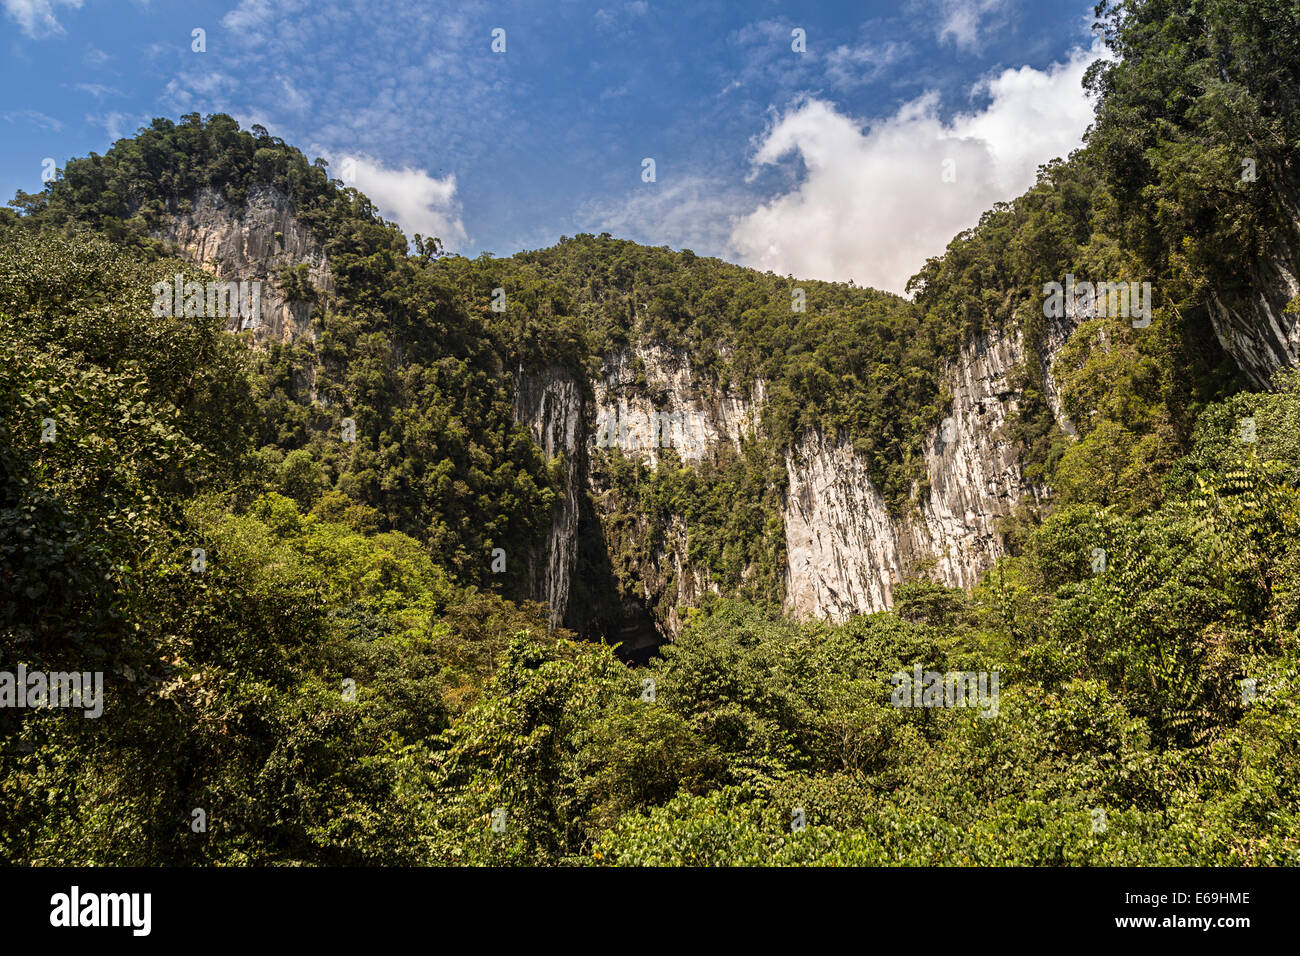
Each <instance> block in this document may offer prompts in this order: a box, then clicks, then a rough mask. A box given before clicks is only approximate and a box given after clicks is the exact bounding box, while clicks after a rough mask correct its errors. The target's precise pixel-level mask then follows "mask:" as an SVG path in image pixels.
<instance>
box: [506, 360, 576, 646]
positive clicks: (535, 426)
mask: <svg viewBox="0 0 1300 956" xmlns="http://www.w3.org/2000/svg"><path fill="white" fill-rule="evenodd" d="M583 410H584V409H583V400H582V392H581V389H580V388H579V385H578V382H577V381H576V380H575V379H574V378H573V376H572V375H570V374H569V372H568V371H566V370H565V369H562V368H548V369H545V370H543V371H541V372H538V373H533V374H525V372H524V370H523V369H520V370H519V371H518V372H517V373H516V375H515V401H514V416H515V420H516V421H518V422H522V423H524V424H526V425H527V426H528V428H529V430H530V431H531V432H532V434H533V441H535V442H537V444H538V445H539V446H540V447H541V448H542V450H543V451H545V452H546V456H547V457H548V458H556V457H558V456H561V455H563V456H564V463H565V470H564V487H563V488H562V489H561V493H560V496H559V498H558V499H557V500H556V502H555V504H554V505H553V506H552V513H551V531H550V535H549V536H548V537H547V540H546V544H545V547H544V549H543V550H542V552H541V553H534V554H530V555H529V556H528V577H529V588H530V596H531V597H533V598H534V599H536V600H538V601H543V602H545V603H546V604H548V605H550V608H551V615H550V620H551V626H552V627H554V626H555V625H556V624H558V623H559V622H560V621H561V620H563V618H564V612H565V610H566V609H567V608H568V605H569V587H570V582H571V580H572V575H573V568H574V564H575V562H576V560H577V553H578V551H577V539H578V507H579V501H578V497H579V495H580V494H582V493H583V490H584V481H585V478H586V456H585V449H584V448H583V445H582V442H583V436H584V434H585V428H584V425H583Z"/></svg>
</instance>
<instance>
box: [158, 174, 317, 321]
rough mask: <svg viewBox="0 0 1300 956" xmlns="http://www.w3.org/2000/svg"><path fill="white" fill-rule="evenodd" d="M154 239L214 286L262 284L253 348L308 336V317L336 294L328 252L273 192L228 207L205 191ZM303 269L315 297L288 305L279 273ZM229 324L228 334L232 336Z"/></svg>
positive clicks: (256, 192) (261, 190)
mask: <svg viewBox="0 0 1300 956" xmlns="http://www.w3.org/2000/svg"><path fill="white" fill-rule="evenodd" d="M154 235H155V237H156V238H159V239H163V240H165V241H167V242H170V243H172V244H173V245H175V246H176V247H177V248H178V251H179V252H180V253H181V254H182V255H183V256H184V257H185V258H187V259H189V260H190V261H191V262H193V263H195V264H196V265H198V266H201V267H202V268H204V269H206V270H208V271H210V272H211V273H212V274H213V275H215V276H216V277H217V278H218V279H220V280H222V281H227V280H241V279H246V280H255V279H256V280H261V282H262V316H261V321H260V323H259V324H258V326H257V327H256V328H255V329H254V333H255V335H256V337H257V339H258V341H273V342H290V341H293V340H295V339H297V338H299V337H302V336H310V335H311V317H312V313H313V309H314V308H316V307H318V303H319V302H320V301H321V300H322V299H323V298H324V297H325V296H327V295H329V294H330V293H332V292H333V291H334V282H333V279H332V277H331V275H330V267H329V261H328V259H327V258H326V256H325V250H324V249H323V248H322V247H321V245H320V243H319V242H318V241H317V240H316V238H315V237H314V236H313V235H312V234H311V232H310V231H309V230H308V229H307V227H306V226H304V225H303V224H302V223H300V222H299V221H298V220H297V219H296V218H295V217H294V214H293V204H292V203H291V202H290V201H289V199H288V198H287V197H286V196H284V194H282V193H281V192H279V191H278V190H276V189H274V188H272V187H270V186H259V187H254V188H253V189H252V190H250V191H249V195H248V202H247V203H246V204H245V205H243V206H240V207H232V206H231V205H230V204H229V203H227V202H226V201H225V199H224V198H223V197H222V196H221V195H220V194H219V193H217V192H216V191H215V190H212V189H202V190H200V191H199V192H198V193H196V194H195V195H194V197H193V198H192V199H191V200H190V201H189V211H188V212H179V213H177V214H176V215H175V216H174V217H172V219H171V221H170V222H169V223H168V225H167V227H166V228H164V229H162V230H160V231H158V232H156V233H155V234H154ZM299 265H305V266H306V267H307V270H306V273H307V277H308V279H309V281H310V282H311V285H312V287H313V288H314V289H315V290H316V293H317V295H316V297H315V298H314V299H313V300H311V301H303V300H300V301H289V300H288V296H287V295H286V293H285V291H284V290H283V289H281V288H280V284H279V279H278V273H279V270H280V269H281V268H282V267H284V266H290V267H296V266H299ZM240 325H241V322H240V319H239V318H238V317H232V318H231V319H230V320H229V322H228V323H227V328H228V329H230V330H231V331H237V330H238V329H239V328H240Z"/></svg>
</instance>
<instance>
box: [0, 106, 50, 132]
mask: <svg viewBox="0 0 1300 956" xmlns="http://www.w3.org/2000/svg"><path fill="white" fill-rule="evenodd" d="M0 119H3V120H4V121H5V122H7V123H16V122H18V121H20V120H25V121H27V122H29V123H31V124H32V125H33V126H38V127H40V128H41V129H45V130H50V131H51V132H55V133H57V132H59V131H60V130H62V129H63V124H62V123H60V122H59V121H58V120H56V119H55V118H54V117H53V116H46V115H45V114H44V113H42V112H41V111H40V110H14V111H12V112H8V113H0Z"/></svg>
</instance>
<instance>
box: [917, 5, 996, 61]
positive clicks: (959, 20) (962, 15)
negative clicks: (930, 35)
mask: <svg viewBox="0 0 1300 956" xmlns="http://www.w3.org/2000/svg"><path fill="white" fill-rule="evenodd" d="M1007 3H1008V0H937V3H936V5H935V10H934V16H935V18H936V20H937V24H936V26H937V32H938V35H939V42H941V43H942V42H944V41H947V40H951V41H952V42H953V43H955V44H956V45H957V48H958V49H960V50H974V49H976V48H978V46H979V34H980V30H981V29H982V23H981V21H982V20H983V19H984V18H985V17H986V16H988V15H990V14H996V13H999V12H1001V11H1002V10H1003V9H1004V8H1005V7H1006V6H1007Z"/></svg>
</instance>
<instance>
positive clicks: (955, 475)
mask: <svg viewBox="0 0 1300 956" xmlns="http://www.w3.org/2000/svg"><path fill="white" fill-rule="evenodd" d="M1022 359H1023V351H1022V342H1021V338H1020V336H1019V335H1018V334H1003V333H991V334H989V335H986V336H981V337H979V338H977V339H976V340H975V341H974V342H972V343H971V344H969V345H968V346H967V347H966V348H964V349H963V350H962V352H961V354H960V356H959V357H958V358H957V360H956V361H954V362H952V363H950V364H949V367H948V374H947V378H948V384H949V388H950V389H951V391H952V395H953V402H952V410H951V414H950V416H949V417H948V418H946V419H945V420H944V422H943V423H942V424H941V425H940V427H939V428H938V429H936V431H935V433H934V434H933V435H931V436H930V441H929V443H928V450H927V452H926V456H925V468H926V476H927V478H928V485H929V489H928V491H927V492H926V493H925V494H924V495H923V496H922V497H921V500H920V501H919V503H918V502H914V503H913V505H912V506H911V507H910V509H909V510H908V511H907V512H906V513H905V514H903V515H899V516H893V515H890V513H889V511H888V509H887V507H886V505H885V502H884V500H883V499H882V498H881V496H880V494H879V493H878V492H877V491H876V489H875V487H874V486H873V485H872V483H871V479H870V477H869V474H868V471H867V467H866V464H865V462H863V461H861V460H860V459H859V458H858V457H857V456H856V455H855V454H854V452H853V450H852V448H851V447H850V446H848V445H838V446H831V445H828V444H827V443H826V442H825V441H823V440H822V439H821V438H820V437H817V436H813V437H810V438H809V439H806V440H805V441H804V442H803V443H802V444H801V445H800V446H799V447H797V448H795V449H793V450H792V451H791V452H789V453H788V454H787V457H786V471H787V474H788V477H789V494H788V497H787V503H786V510H785V515H784V517H785V535H786V557H787V562H788V572H787V578H786V606H787V608H788V609H789V610H790V611H792V612H793V613H794V614H796V615H797V616H800V617H826V618H830V619H832V620H836V621H842V620H844V619H845V618H847V617H849V616H851V615H853V614H861V613H867V612H870V611H880V610H884V609H886V608H888V607H890V606H891V604H892V603H893V586H894V584H896V583H898V582H899V581H901V580H903V579H905V578H906V577H907V576H909V574H911V573H912V572H914V571H916V570H917V569H918V567H919V566H920V564H921V563H922V562H923V561H927V560H933V561H934V573H935V574H936V575H937V577H938V578H939V579H940V580H941V581H943V582H944V583H945V584H948V585H950V586H954V587H969V586H971V585H972V584H974V583H975V582H976V581H977V580H978V579H979V575H980V574H981V573H982V572H983V571H984V570H985V569H986V568H988V567H989V566H990V565H991V564H992V563H993V562H994V561H995V560H996V559H997V557H998V556H999V555H1000V554H1001V553H1002V547H1001V542H1000V539H999V536H998V534H997V529H996V525H997V521H998V519H999V518H1001V517H1003V516H1005V515H1008V514H1010V513H1011V511H1012V510H1013V509H1014V508H1015V506H1016V504H1017V503H1018V502H1019V501H1020V500H1021V499H1022V498H1024V497H1025V496H1026V495H1035V494H1036V493H1037V492H1036V490H1035V489H1031V488H1029V487H1027V486H1026V483H1025V482H1024V479H1023V477H1022V476H1021V472H1020V466H1019V462H1018V458H1017V454H1016V449H1015V446H1014V445H1013V444H1012V442H1011V441H1010V439H1009V437H1008V436H1007V434H1006V423H1007V418H1008V416H1009V415H1010V414H1011V413H1012V412H1013V411H1014V410H1015V408H1016V405H1017V400H1016V394H1015V392H1014V391H1013V390H1012V389H1011V387H1010V385H1009V384H1008V377H1009V375H1010V373H1011V371H1012V370H1013V369H1014V368H1015V367H1016V366H1017V365H1018V364H1019V363H1020V361H1021V360H1022Z"/></svg>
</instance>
